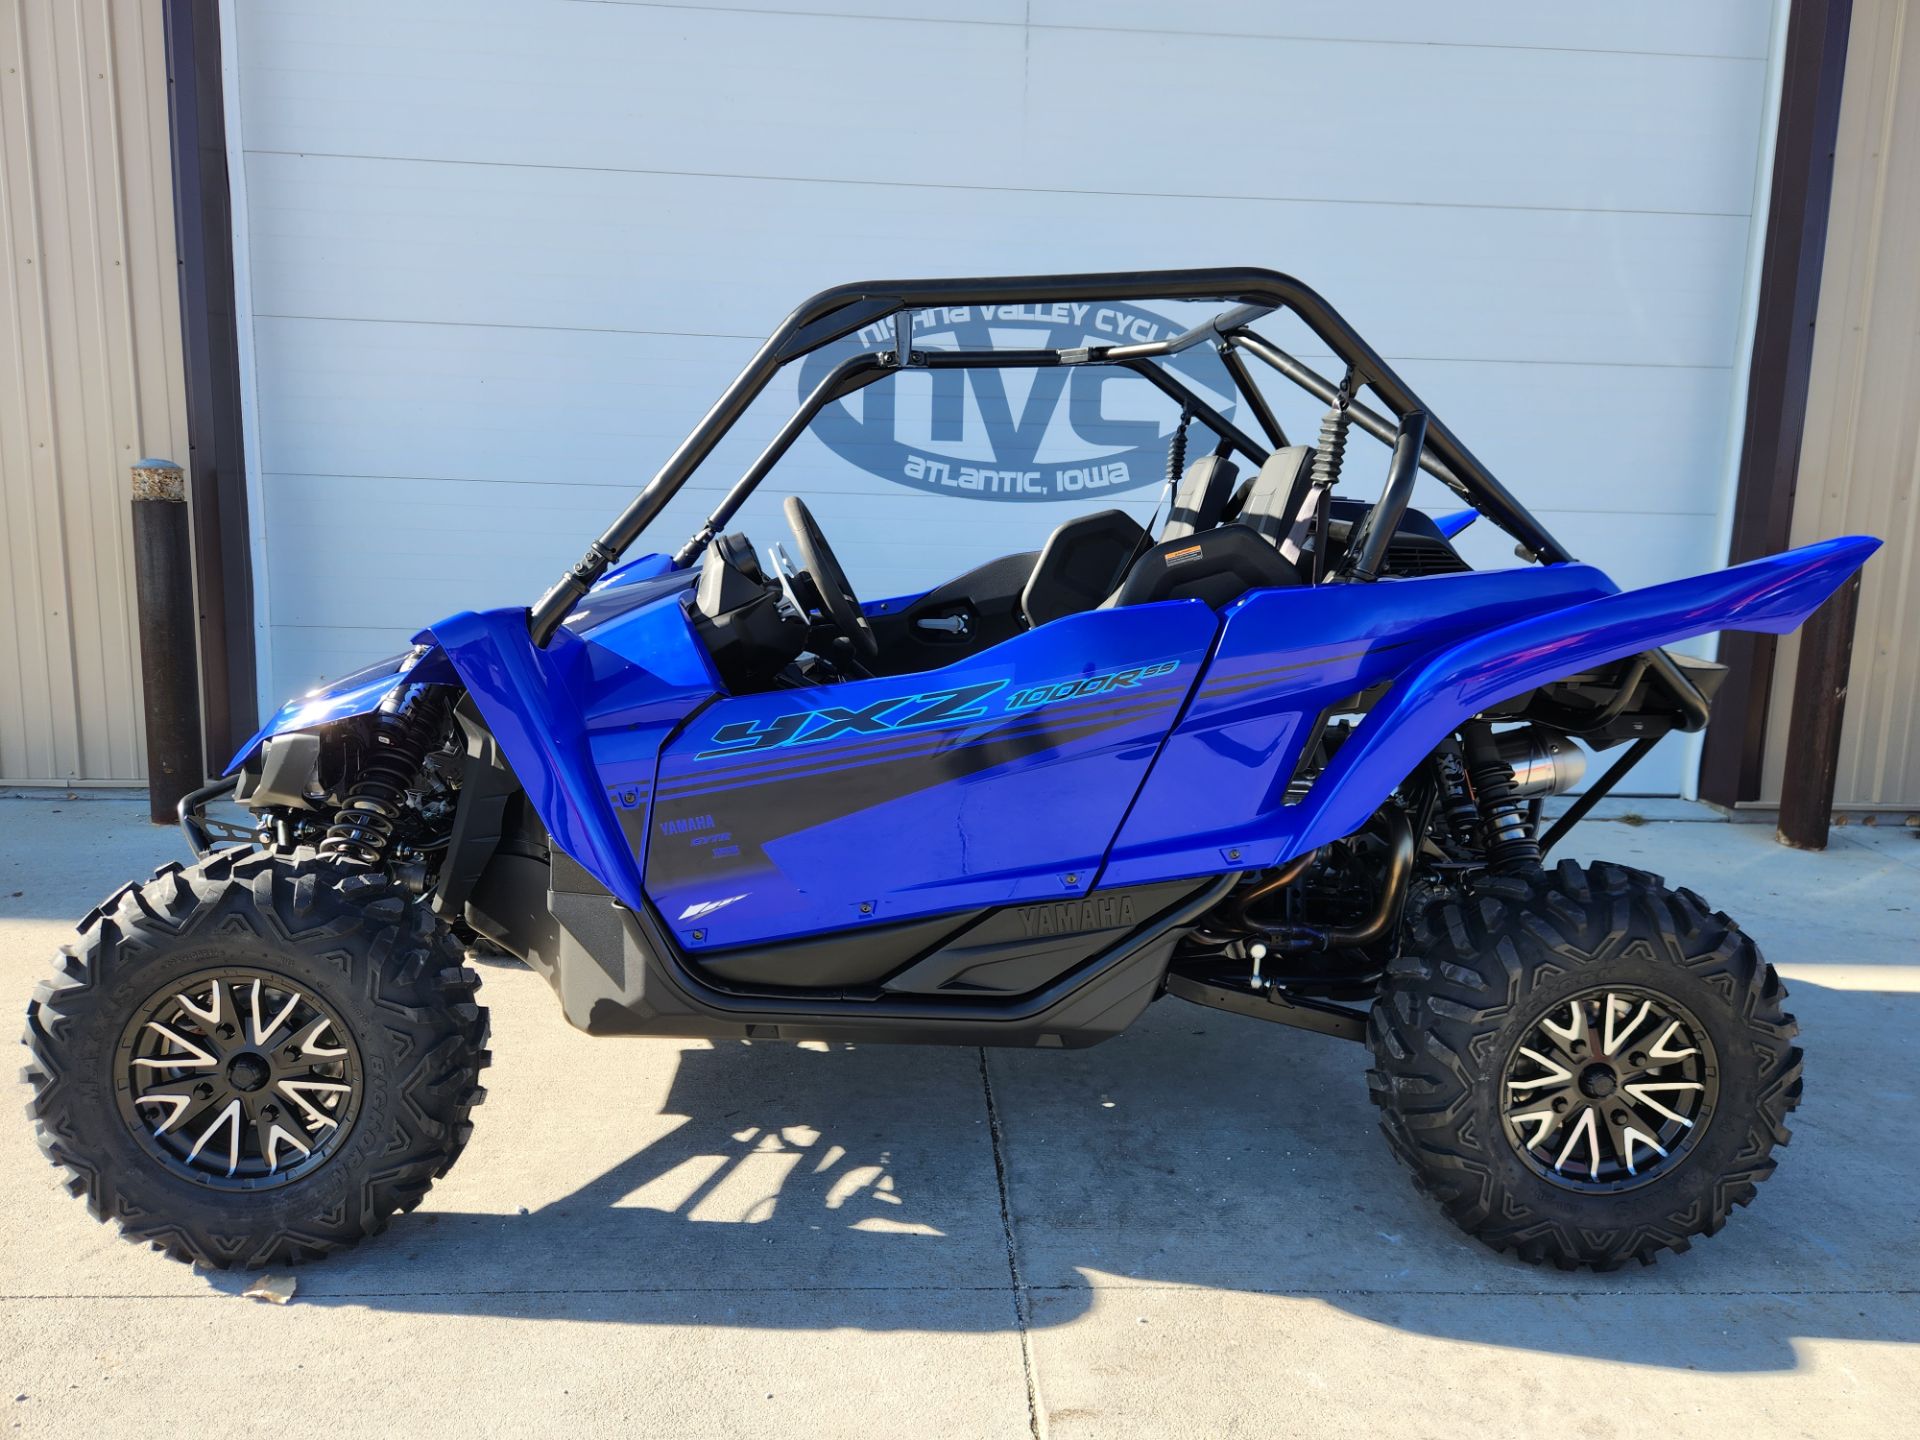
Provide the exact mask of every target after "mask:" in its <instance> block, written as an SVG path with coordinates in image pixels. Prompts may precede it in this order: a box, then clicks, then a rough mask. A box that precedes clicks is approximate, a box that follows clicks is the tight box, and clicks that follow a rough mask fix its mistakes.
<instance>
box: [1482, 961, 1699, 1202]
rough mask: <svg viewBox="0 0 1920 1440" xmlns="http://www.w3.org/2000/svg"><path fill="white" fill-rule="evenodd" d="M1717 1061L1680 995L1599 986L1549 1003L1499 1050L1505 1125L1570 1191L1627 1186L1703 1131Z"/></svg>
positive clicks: (1544, 1172)
mask: <svg viewBox="0 0 1920 1440" xmlns="http://www.w3.org/2000/svg"><path fill="white" fill-rule="evenodd" d="M1718 1073H1719V1071H1718V1068H1717V1066H1716V1065H1715V1064H1714V1058H1713V1051H1712V1042H1711V1041H1710V1040H1709V1039H1708V1038H1707V1035H1706V1031H1705V1029H1704V1028H1703V1027H1702V1026H1701V1024H1700V1022H1699V1021H1698V1020H1696V1019H1695V1018H1694V1017H1693V1016H1692V1015H1691V1014H1690V1013H1689V1012H1688V1011H1687V1010H1686V1009H1685V1007H1683V1006H1681V1005H1680V1004H1679V1003H1678V1002H1676V1001H1674V1000H1671V999H1668V998H1667V997H1666V996H1663V995H1658V994H1655V993H1653V992H1651V991H1647V990H1638V989H1628V988H1623V987H1621V988H1607V989H1597V990H1591V991H1588V992H1587V993H1586V994H1584V995H1579V996H1575V997H1574V998H1572V999H1570V1000H1567V1001H1563V1002H1556V1003H1555V1004H1554V1006H1553V1007H1552V1008H1551V1009H1550V1010H1549V1011H1548V1012H1547V1013H1545V1014H1543V1015H1541V1016H1540V1018H1539V1019H1538V1020H1536V1021H1535V1022H1534V1024H1533V1025H1532V1027H1531V1028H1530V1029H1528V1030H1527V1032H1526V1033H1525V1034H1524V1035H1522V1036H1521V1038H1520V1040H1519V1041H1518V1043H1516V1044H1515V1046H1514V1047H1513V1051H1512V1053H1511V1054H1510V1055H1509V1056H1508V1057H1507V1064H1506V1071H1505V1085H1506V1094H1505V1097H1504V1099H1505V1109H1504V1111H1503V1113H1502V1115H1501V1123H1502V1127H1503V1128H1504V1130H1505V1131H1506V1136H1507V1139H1508V1141H1509V1142H1510V1143H1511V1144H1512V1145H1513V1148H1514V1151H1515V1152H1516V1153H1517V1154H1518V1155H1519V1156H1520V1158H1521V1159H1522V1160H1524V1161H1525V1162H1526V1163H1527V1165H1528V1166H1529V1167H1530V1168H1531V1169H1532V1170H1533V1171H1534V1172H1535V1173H1536V1174H1538V1175H1541V1176H1543V1177H1544V1178H1546V1179H1548V1180H1551V1181H1553V1182H1554V1183H1555V1184H1558V1185H1565V1186H1567V1187H1569V1188H1570V1189H1574V1190H1598V1191H1613V1190H1626V1189H1631V1188H1632V1187H1634V1186H1636V1185H1644V1184H1646V1183H1647V1182H1648V1181H1650V1180H1652V1179H1654V1178H1655V1177H1656V1176H1657V1175H1658V1174H1659V1173H1660V1172H1661V1170H1662V1169H1663V1168H1664V1167H1666V1166H1670V1165H1676V1164H1678V1163H1679V1162H1680V1160H1681V1158H1682V1157H1683V1156H1684V1155H1685V1154H1686V1152H1687V1151H1688V1150H1689V1149H1690V1148H1691V1147H1692V1146H1693V1145H1694V1143H1695V1142H1696V1141H1698V1140H1699V1138H1700V1137H1701V1135H1703V1134H1704V1133H1705V1131H1706V1125H1707V1122H1708V1120H1709V1119H1710V1118H1711V1116H1712V1113H1713V1102H1714V1099H1715V1097H1716V1093H1717V1091H1718V1088H1719V1086H1718V1080H1717V1076H1718Z"/></svg>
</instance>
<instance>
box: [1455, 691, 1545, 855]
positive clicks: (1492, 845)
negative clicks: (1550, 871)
mask: <svg viewBox="0 0 1920 1440" xmlns="http://www.w3.org/2000/svg"><path fill="white" fill-rule="evenodd" d="M1461 737H1462V738H1463V739H1464V740H1465V741H1466V746H1467V779H1468V781H1469V782H1470V783H1471V784H1472V786H1473V798H1474V802H1475V803H1476V804H1477V805H1478V806H1479V807H1480V823H1481V824H1482V825H1484V826H1485V827H1486V837H1487V868H1488V869H1490V870H1492V871H1494V872H1495V873H1496V874H1498V873H1502V872H1506V873H1511V872H1513V871H1515V870H1530V869H1535V868H1537V867H1538V866H1539V864H1540V842H1539V840H1537V839H1536V838H1535V837H1534V833H1533V826H1532V825H1531V824H1530V823H1529V817H1528V814H1527V800H1526V797H1525V796H1524V795H1522V794H1521V793H1520V787H1519V786H1518V785H1516V784H1515V783H1514V779H1513V767H1512V766H1511V765H1509V764H1508V763H1507V762H1506V761H1505V760H1503V759H1501V758H1500V751H1499V748H1498V747H1497V746H1496V745H1495V743H1494V739H1493V727H1492V726H1490V725H1488V724H1486V723H1485V722H1484V721H1479V722H1475V723H1474V724H1471V725H1467V726H1463V727H1462V729H1461Z"/></svg>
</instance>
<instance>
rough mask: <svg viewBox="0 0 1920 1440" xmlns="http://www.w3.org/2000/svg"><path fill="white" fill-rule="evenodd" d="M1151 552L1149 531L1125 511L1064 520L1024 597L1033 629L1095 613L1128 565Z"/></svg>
mask: <svg viewBox="0 0 1920 1440" xmlns="http://www.w3.org/2000/svg"><path fill="white" fill-rule="evenodd" d="M1146 548H1147V532H1146V531H1145V530H1144V529H1143V528H1141V525H1140V522H1139V521H1137V520H1135V519H1134V518H1133V517H1132V516H1131V515H1129V514H1127V512H1126V511H1124V510H1096V511H1095V512H1094V513H1093V514H1091V515H1076V516H1074V517H1073V518H1072V519H1071V520H1063V521H1062V522H1061V523H1060V524H1059V525H1058V526H1057V527H1055V529H1054V532H1053V534H1051V535H1049V536H1048V537H1047V543H1046V545H1045V546H1044V547H1042V549H1041V551H1040V558H1039V559H1038V560H1037V561H1035V562H1034V566H1033V573H1032V574H1031V575H1029V576H1028V577H1027V583H1026V586H1025V588H1024V589H1022V590H1021V592H1020V609H1021V611H1022V612H1023V613H1024V614H1025V615H1026V617H1027V624H1028V625H1030V626H1031V625H1045V624H1046V623H1047V622H1048V621H1049V620H1058V619H1059V618H1060V617H1061V616H1063V615H1077V614H1079V613H1080V612H1081V611H1082V610H1091V609H1093V608H1094V607H1095V606H1097V605H1099V603H1100V602H1101V601H1102V600H1105V599H1106V598H1107V596H1109V595H1111V594H1112V593H1113V587H1114V586H1116V585H1118V584H1119V583H1120V577H1121V575H1122V574H1124V573H1125V572H1126V569H1127V565H1128V563H1129V562H1130V561H1131V560H1132V559H1133V557H1134V556H1136V555H1138V554H1139V553H1140V552H1141V551H1142V550H1144V549H1146Z"/></svg>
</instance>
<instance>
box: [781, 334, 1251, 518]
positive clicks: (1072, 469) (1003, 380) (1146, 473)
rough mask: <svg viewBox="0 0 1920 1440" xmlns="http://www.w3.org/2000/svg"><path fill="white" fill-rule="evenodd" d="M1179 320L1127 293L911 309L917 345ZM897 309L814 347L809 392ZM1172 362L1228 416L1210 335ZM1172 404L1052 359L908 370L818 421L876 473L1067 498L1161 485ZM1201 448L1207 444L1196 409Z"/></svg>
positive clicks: (1120, 377) (1106, 338)
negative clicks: (1044, 365)
mask: <svg viewBox="0 0 1920 1440" xmlns="http://www.w3.org/2000/svg"><path fill="white" fill-rule="evenodd" d="M1185 328H1186V325H1185V323H1182V322H1177V321H1174V320H1170V319H1167V318H1166V317H1164V316H1160V315H1155V314H1154V313H1152V312H1151V311H1148V310H1142V309H1140V308H1139V307H1137V306H1133V305H1122V304H1115V303H1110V302H1109V303H1099V304H1088V303H1078V302H1076V303H1073V304H1057V305H985V306H981V305H956V306H946V307H942V308H937V309H932V310H921V311H916V312H915V313H914V317H913V344H914V348H915V349H920V350H932V349H955V350H987V349H995V348H998V349H1009V348H1020V349H1047V350H1059V349H1069V348H1073V347H1076V346H1082V345H1132V344H1138V343H1143V342H1147V341H1153V340H1162V339H1165V338H1166V337H1167V336H1169V335H1177V334H1179V333H1180V332H1181V331H1182V330H1184V329H1185ZM893 348H894V335H893V321H892V320H891V319H889V320H885V321H881V322H880V323H878V324H875V325H869V326H868V327H867V328H866V329H864V330H862V331H860V332H859V333H858V334H856V335H853V336H850V337H848V338H847V339H846V340H844V341H841V342H840V343H838V344H836V345H830V346H828V347H826V348H825V349H823V350H819V351H816V352H815V353H814V354H812V355H810V356H808V357H807V359H806V360H805V361H804V362H803V363H802V365H801V367H800V394H801V395H802V396H803V397H804V396H805V395H807V394H808V393H809V392H810V391H811V390H812V389H813V387H814V386H815V385H817V384H819V382H820V380H821V378H822V377H824V376H825V375H826V373H827V371H828V370H830V369H832V368H833V367H834V366H835V365H837V364H839V363H840V361H842V360H844V359H845V358H846V357H847V356H849V355H852V354H855V353H858V352H859V351H861V350H881V351H886V350H892V349H893ZM1156 363H1160V364H1167V365H1169V366H1170V367H1171V368H1172V369H1173V370H1175V371H1176V372H1178V373H1179V375H1180V377H1181V378H1182V379H1183V380H1185V381H1187V382H1188V383H1189V384H1190V385H1192V386H1193V387H1195V388H1196V389H1197V390H1198V392H1199V393H1200V394H1201V396H1202V397H1203V398H1205V399H1206V400H1207V401H1208V402H1209V403H1210V404H1212V405H1214V406H1216V407H1217V408H1218V409H1219V410H1220V412H1221V413H1222V414H1224V415H1226V416H1227V417H1228V418H1229V419H1231V418H1232V416H1233V402H1234V399H1235V391H1234V388H1233V383H1232V381H1231V379H1230V378H1229V377H1228V375H1227V372H1226V367H1225V366H1223V365H1222V364H1221V363H1220V357H1219V355H1218V354H1216V353H1215V352H1214V350H1213V347H1212V346H1210V345H1196V346H1194V347H1193V348H1192V349H1190V350H1186V351H1183V352H1182V353H1181V354H1179V355H1177V356H1175V357H1174V358H1173V359H1172V360H1171V361H1159V362H1156ZM1175 418H1176V417H1175V414H1174V411H1173V404H1172V402H1171V401H1170V400H1168V399H1167V397H1166V396H1164V395H1162V394H1161V393H1160V392H1159V391H1158V390H1156V389H1154V388H1153V387H1152V386H1151V385H1150V384H1149V383H1148V382H1147V381H1146V380H1144V379H1142V378H1141V377H1140V376H1138V375H1135V374H1133V373H1131V372H1130V371H1127V370H1123V369H1120V368H1119V367H1117V366H1111V365H1063V366H1055V367H1052V368H1050V369H1044V370H998V369H980V370H911V371H907V372H905V373H903V374H900V375H895V376H893V377H891V378H889V379H886V380H882V381H881V382H880V383H878V384H877V385H871V386H869V387H867V389H865V390H863V391H861V392H859V393H858V394H856V395H852V396H849V397H848V398H847V399H845V400H840V401H836V402H835V403H833V404H831V405H828V406H827V407H826V408H825V409H824V410H822V411H821V412H820V414H819V415H818V416H816V417H815V418H814V422H813V425H812V427H811V429H812V433H813V434H814V436H816V437H817V438H818V439H819V440H820V442H821V443H822V444H824V445H825V446H826V447H827V448H828V449H829V450H831V451H832V452H833V453H834V454H835V455H837V456H839V457H840V458H841V459H842V460H845V461H846V462H847V463H848V464H850V465H855V466H858V467H859V468H860V469H862V470H864V471H866V472H867V473H868V474H870V475H877V476H879V477H880V478H881V479H883V480H891V481H893V482H894V483H895V484H898V485H904V486H906V487H908V488H909V489H912V490H925V491H929V492H932V493H934V494H939V495H953V496H958V497H960V498H963V499H974V500H1070V499H1078V498H1083V497H1085V496H1088V495H1111V494H1118V493H1119V492H1121V491H1126V490H1136V489H1139V488H1140V487H1141V486H1145V485H1154V484H1158V483H1159V482H1160V481H1161V480H1162V479H1164V477H1165V469H1166V452H1167V439H1168V437H1169V436H1170V435H1171V434H1172V432H1173V426H1174V423H1175ZM1193 435H1194V440H1195V444H1196V451H1197V452H1198V447H1200V446H1202V445H1204V444H1208V443H1211V442H1210V441H1209V440H1208V439H1207V436H1206V427H1205V426H1204V425H1203V424H1200V423H1199V422H1195V429H1194V432H1193Z"/></svg>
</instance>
